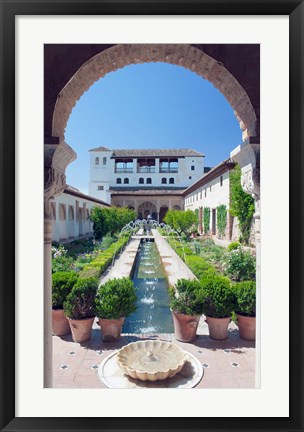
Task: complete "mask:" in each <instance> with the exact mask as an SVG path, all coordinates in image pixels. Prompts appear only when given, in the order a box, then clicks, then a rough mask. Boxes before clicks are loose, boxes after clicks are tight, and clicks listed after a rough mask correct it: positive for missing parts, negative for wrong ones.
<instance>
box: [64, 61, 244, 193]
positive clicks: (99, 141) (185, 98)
mask: <svg viewBox="0 0 304 432" xmlns="http://www.w3.org/2000/svg"><path fill="white" fill-rule="evenodd" d="M65 139H66V142H67V143H68V144H69V145H70V146H71V147H72V148H73V149H74V150H75V151H76V153H77V160H76V161H74V162H72V163H71V164H70V165H69V166H68V168H67V183H68V184H70V185H72V186H74V187H76V188H78V189H80V190H81V191H82V192H84V193H88V184H89V152H88V150H89V149H91V148H94V147H99V146H105V147H108V148H111V149H119V148H120V149H121V148H124V149H127V148H193V149H195V150H198V151H200V152H202V153H203V154H204V155H205V166H214V165H216V164H218V163H219V162H221V161H222V160H224V159H226V158H227V157H229V154H230V151H231V150H232V149H234V148H235V147H236V146H238V145H239V144H240V143H241V141H242V134H241V130H240V127H239V123H238V122H237V120H236V118H235V116H234V114H233V110H232V108H231V106H230V105H229V104H228V102H227V101H226V99H225V98H224V96H222V94H221V93H220V92H219V91H218V90H217V89H216V88H215V87H213V85H212V84H210V83H209V82H208V81H206V80H204V79H203V78H201V77H199V76H198V75H196V74H194V73H193V72H190V71H188V70H187V69H184V68H182V67H179V66H174V65H170V64H166V63H145V64H140V65H131V66H127V67H125V68H123V69H119V70H117V71H116V72H111V73H110V74H108V75H106V76H105V77H104V78H102V79H100V80H99V81H97V82H96V83H95V84H94V85H93V86H92V87H91V88H90V89H89V90H88V91H87V92H86V93H85V94H84V95H83V96H82V97H81V99H80V100H79V101H78V102H77V104H76V106H75V107H74V109H73V111H72V114H71V116H70V118H69V122H68V125H67V129H66V135H65Z"/></svg>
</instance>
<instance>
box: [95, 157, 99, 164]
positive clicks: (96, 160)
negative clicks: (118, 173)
mask: <svg viewBox="0 0 304 432" xmlns="http://www.w3.org/2000/svg"><path fill="white" fill-rule="evenodd" d="M95 165H99V157H96V158H95Z"/></svg>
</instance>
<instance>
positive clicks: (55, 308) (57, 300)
mask: <svg viewBox="0 0 304 432" xmlns="http://www.w3.org/2000/svg"><path fill="white" fill-rule="evenodd" d="M77 280H78V275H77V273H76V272H74V271H67V272H66V271H64V272H63V271H62V272H57V273H53V275H52V328H53V333H54V335H56V336H64V335H67V334H69V333H70V332H71V330H70V326H69V322H68V320H67V319H66V316H65V315H64V311H63V303H64V302H65V300H66V298H67V296H68V294H69V293H70V292H71V290H72V288H73V286H74V285H75V283H76V282H77Z"/></svg>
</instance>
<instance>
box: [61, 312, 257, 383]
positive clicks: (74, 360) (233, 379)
mask: <svg viewBox="0 0 304 432" xmlns="http://www.w3.org/2000/svg"><path fill="white" fill-rule="evenodd" d="M142 339H162V340H167V341H172V342H173V343H176V344H177V345H178V346H180V347H181V348H182V349H184V350H185V351H188V352H190V353H191V354H193V355H194V356H195V357H196V358H197V359H198V360H199V361H200V362H201V363H202V365H203V367H204V376H203V378H202V380H201V381H200V383H199V384H198V385H197V386H196V388H198V389H200V388H201V389H203V388H227V389H231V388H243V389H249V388H254V386H255V347H254V342H247V341H244V340H242V339H240V338H239V334H238V330H237V327H236V325H235V324H234V323H233V322H232V323H230V326H229V338H228V339H227V340H225V341H215V340H212V339H210V338H209V336H208V326H207V324H206V323H205V322H204V320H203V318H202V319H201V322H200V326H199V329H198V338H197V339H196V340H195V341H194V342H192V343H183V342H179V341H177V340H175V339H174V335H173V334H158V335H155V334H152V335H147V334H144V335H137V334H133V335H127V334H124V335H122V338H121V340H120V341H119V342H115V343H109V342H102V341H101V334H100V329H99V327H98V325H97V324H96V323H94V328H93V330H92V335H91V340H90V341H88V342H87V343H84V344H78V343H74V342H72V339H71V336H70V335H67V336H62V337H58V336H53V387H55V388H105V385H104V384H103V383H102V381H101V380H100V379H99V377H98V374H97V369H98V365H99V364H100V363H101V362H102V361H103V360H104V359H105V358H106V357H107V356H108V355H110V354H111V353H113V352H114V351H116V350H117V349H119V348H121V347H122V346H124V345H126V344H128V343H130V342H134V341H137V340H142Z"/></svg>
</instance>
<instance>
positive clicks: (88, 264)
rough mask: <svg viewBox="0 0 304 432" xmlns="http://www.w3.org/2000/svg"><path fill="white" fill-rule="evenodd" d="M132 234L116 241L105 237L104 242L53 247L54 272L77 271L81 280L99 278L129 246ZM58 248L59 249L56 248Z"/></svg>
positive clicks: (86, 241)
mask: <svg viewBox="0 0 304 432" xmlns="http://www.w3.org/2000/svg"><path fill="white" fill-rule="evenodd" d="M130 236H131V233H130V234H129V233H128V234H125V235H124V236H122V237H120V238H119V239H118V240H117V241H115V239H114V238H112V237H104V239H103V241H95V240H92V239H88V240H80V241H75V242H72V243H70V244H68V245H64V246H63V245H53V247H52V272H53V273H57V272H58V271H71V270H75V271H76V272H77V273H78V274H79V276H80V277H81V278H87V277H99V276H100V275H101V274H102V273H103V272H104V271H105V270H106V268H107V267H108V266H109V265H110V264H111V262H112V260H113V257H114V255H115V256H117V255H118V254H119V253H120V251H121V250H122V249H123V248H124V246H125V245H126V244H127V242H128V240H129V238H130ZM56 246H57V247H56Z"/></svg>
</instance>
